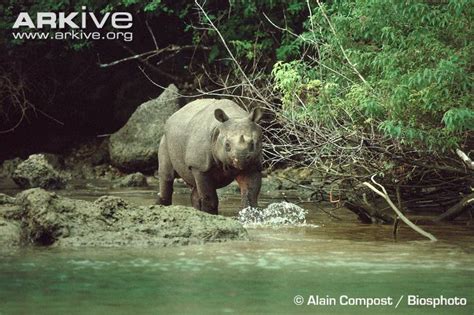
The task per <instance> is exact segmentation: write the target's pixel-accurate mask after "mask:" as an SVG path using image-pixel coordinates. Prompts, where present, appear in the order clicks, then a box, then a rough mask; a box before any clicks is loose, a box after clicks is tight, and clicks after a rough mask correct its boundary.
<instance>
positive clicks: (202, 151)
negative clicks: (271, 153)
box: [158, 99, 262, 214]
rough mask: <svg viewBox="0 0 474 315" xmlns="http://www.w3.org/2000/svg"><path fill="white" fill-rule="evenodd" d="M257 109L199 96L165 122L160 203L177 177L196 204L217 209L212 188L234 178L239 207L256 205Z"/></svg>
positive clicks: (207, 209) (259, 155) (259, 176)
mask: <svg viewBox="0 0 474 315" xmlns="http://www.w3.org/2000/svg"><path fill="white" fill-rule="evenodd" d="M261 117H262V112H261V110H260V109H258V108H257V109H254V110H252V111H251V112H250V113H248V112H246V111H245V110H243V109H242V108H240V107H239V106H238V105H237V104H236V103H234V102H233V101H230V100H216V99H200V100H196V101H193V102H191V103H189V104H187V105H186V106H184V107H183V108H181V109H180V110H178V111H177V112H175V113H174V114H173V115H171V116H170V117H169V118H168V120H167V121H166V124H165V132H164V135H163V137H162V138H161V142H160V148H159V150H158V163H159V165H158V166H159V169H158V174H159V176H160V194H159V199H158V203H159V204H162V205H170V204H171V199H172V194H173V181H174V178H175V177H181V178H182V179H183V180H184V181H185V182H186V183H187V184H188V185H189V186H191V188H192V193H191V202H192V205H193V207H194V208H196V209H199V210H202V211H205V212H209V213H213V214H217V209H218V204H219V201H218V198H217V193H216V189H218V188H221V187H224V186H227V185H229V184H230V183H231V182H232V181H233V180H234V179H236V180H237V182H238V184H239V187H240V193H241V197H242V207H243V208H245V207H248V206H252V207H257V199H258V194H259V192H260V186H261V184H262V174H261V170H262V129H261V128H260V126H258V125H257V122H258V121H259V120H260V118H261Z"/></svg>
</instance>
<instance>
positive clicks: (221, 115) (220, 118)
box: [214, 108, 229, 122]
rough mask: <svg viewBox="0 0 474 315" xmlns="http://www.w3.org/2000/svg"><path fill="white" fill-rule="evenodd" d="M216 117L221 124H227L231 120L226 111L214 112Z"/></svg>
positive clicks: (218, 110)
mask: <svg viewBox="0 0 474 315" xmlns="http://www.w3.org/2000/svg"><path fill="white" fill-rule="evenodd" d="M214 117H216V119H217V120H218V121H220V122H226V121H228V120H229V116H227V114H226V113H224V111H223V110H222V109H220V108H218V109H216V110H215V111H214Z"/></svg>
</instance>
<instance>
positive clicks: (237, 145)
mask: <svg viewBox="0 0 474 315" xmlns="http://www.w3.org/2000/svg"><path fill="white" fill-rule="evenodd" d="M214 117H215V118H216V119H217V120H218V121H220V122H221V124H219V125H218V127H217V128H216V130H215V132H214V134H213V141H212V142H213V153H214V156H215V158H216V159H217V160H219V161H220V162H221V163H222V164H223V165H224V167H234V168H236V169H239V170H245V169H248V168H250V167H252V166H255V165H257V164H259V163H260V158H261V153H262V129H261V128H260V126H259V125H257V122H258V121H259V120H260V118H262V111H261V110H260V108H256V109H253V110H252V111H251V112H250V113H249V115H248V116H247V117H244V118H231V117H229V116H227V114H226V113H225V112H224V111H223V110H222V109H220V108H218V109H216V110H215V111H214Z"/></svg>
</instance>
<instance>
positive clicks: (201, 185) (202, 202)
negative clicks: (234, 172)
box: [191, 170, 219, 214]
mask: <svg viewBox="0 0 474 315" xmlns="http://www.w3.org/2000/svg"><path fill="white" fill-rule="evenodd" d="M192 172H193V176H194V180H195V182H196V188H194V189H196V191H197V196H193V194H195V193H193V194H192V195H191V198H192V200H193V206H195V204H196V205H198V204H199V206H200V210H201V211H204V212H207V213H211V214H217V213H218V211H217V208H218V206H219V199H218V198H217V192H216V188H215V186H214V185H213V184H212V178H210V177H209V176H208V175H206V174H205V173H203V172H200V171H198V170H193V171H192Z"/></svg>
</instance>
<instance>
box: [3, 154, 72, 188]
mask: <svg viewBox="0 0 474 315" xmlns="http://www.w3.org/2000/svg"><path fill="white" fill-rule="evenodd" d="M59 166H60V162H59V159H58V158H57V157H56V156H54V155H51V154H49V155H45V154H33V155H30V156H29V157H28V159H27V160H25V161H23V162H21V163H20V164H19V165H18V167H17V168H16V169H15V171H14V172H13V174H12V179H13V181H14V182H15V183H16V184H17V185H18V186H20V187H21V188H32V187H41V188H45V189H61V188H64V187H65V186H66V181H67V177H66V175H64V174H62V173H61V172H60V171H59V170H58V169H57V168H58V167H59Z"/></svg>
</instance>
